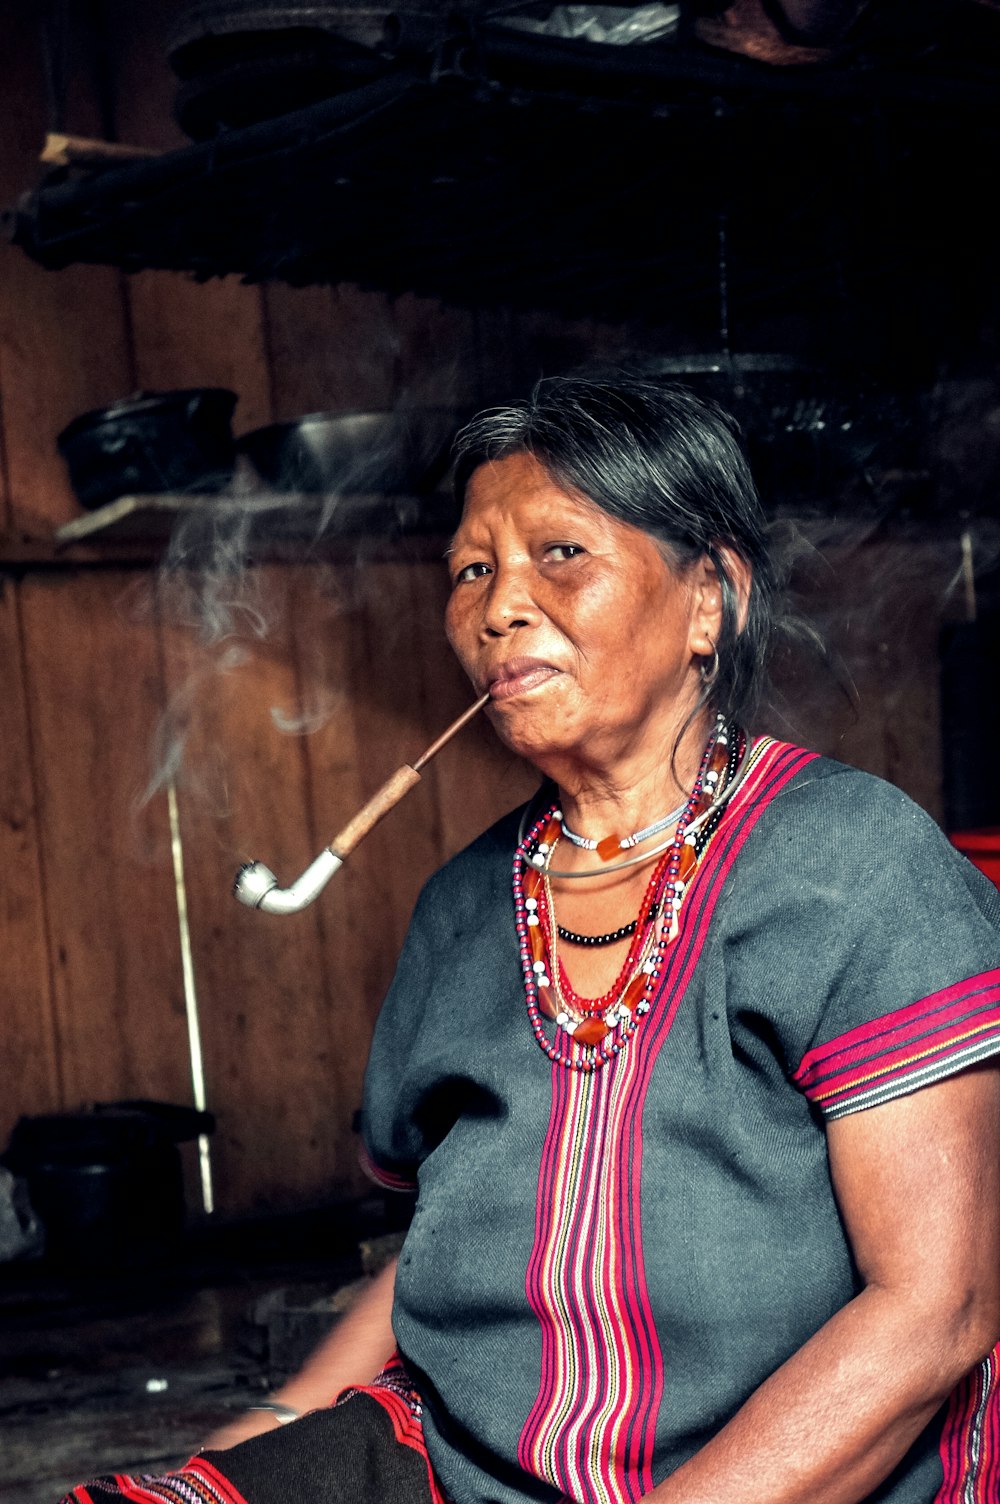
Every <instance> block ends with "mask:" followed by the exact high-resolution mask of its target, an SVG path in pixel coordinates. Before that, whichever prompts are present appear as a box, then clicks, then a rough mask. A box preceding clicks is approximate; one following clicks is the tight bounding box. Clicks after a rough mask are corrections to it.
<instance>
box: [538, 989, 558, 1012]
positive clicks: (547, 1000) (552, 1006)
mask: <svg viewBox="0 0 1000 1504" xmlns="http://www.w3.org/2000/svg"><path fill="white" fill-rule="evenodd" d="M535 991H536V992H537V993H538V1011H539V1013H544V1014H545V1017H546V1018H558V1016H559V1004H558V1003H557V1002H556V1000H555V998H554V997H553V995H552V993H551V992H550V990H549V988H548V987H536V989H535Z"/></svg>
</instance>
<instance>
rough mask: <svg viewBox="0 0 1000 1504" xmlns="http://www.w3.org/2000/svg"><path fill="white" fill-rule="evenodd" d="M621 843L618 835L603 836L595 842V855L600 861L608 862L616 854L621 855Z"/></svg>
mask: <svg viewBox="0 0 1000 1504" xmlns="http://www.w3.org/2000/svg"><path fill="white" fill-rule="evenodd" d="M621 849H622V843H621V841H620V840H619V838H618V836H605V837H604V840H603V841H598V843H597V855H598V856H599V857H600V859H601V861H602V862H610V861H612V860H613V859H614V858H615V857H616V856H620V855H621Z"/></svg>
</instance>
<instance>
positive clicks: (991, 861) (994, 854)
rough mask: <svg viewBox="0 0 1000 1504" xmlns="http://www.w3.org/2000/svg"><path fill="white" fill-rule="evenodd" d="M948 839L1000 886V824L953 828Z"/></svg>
mask: <svg viewBox="0 0 1000 1504" xmlns="http://www.w3.org/2000/svg"><path fill="white" fill-rule="evenodd" d="M948 839H949V841H950V842H951V843H952V845H953V846H957V847H958V849H959V851H961V852H962V854H963V855H964V856H967V857H968V858H969V861H970V862H974V863H975V865H976V866H977V867H978V868H979V870H980V872H985V873H986V876H987V877H988V878H989V879H990V881H991V882H993V883H996V885H997V887H998V888H1000V826H993V827H991V828H990V829H987V830H953V831H952V832H951V834H950V835H949V837H948Z"/></svg>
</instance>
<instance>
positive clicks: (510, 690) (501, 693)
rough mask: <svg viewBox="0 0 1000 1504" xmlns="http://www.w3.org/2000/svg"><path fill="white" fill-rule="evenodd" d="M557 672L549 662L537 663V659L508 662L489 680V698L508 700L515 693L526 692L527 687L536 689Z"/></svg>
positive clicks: (521, 693)
mask: <svg viewBox="0 0 1000 1504" xmlns="http://www.w3.org/2000/svg"><path fill="white" fill-rule="evenodd" d="M558 672H559V670H558V669H557V668H553V667H552V664H551V663H539V662H538V661H537V660H535V661H534V662H530V661H527V660H526V661H525V662H523V663H516V662H515V663H509V664H507V665H506V666H505V667H504V669H503V672H502V673H500V674H498V675H497V677H496V678H495V679H491V680H490V684H489V692H490V698H491V699H492V700H510V699H513V697H514V696H515V695H523V694H527V692H528V690H529V689H537V688H538V687H539V685H541V684H544V683H545V682H546V680H548V679H552V678H554V676H555V675H556V674H558Z"/></svg>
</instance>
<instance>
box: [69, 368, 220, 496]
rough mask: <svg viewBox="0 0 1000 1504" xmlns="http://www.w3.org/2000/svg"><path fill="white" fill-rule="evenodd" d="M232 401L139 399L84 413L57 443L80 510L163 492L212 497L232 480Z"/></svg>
mask: <svg viewBox="0 0 1000 1504" xmlns="http://www.w3.org/2000/svg"><path fill="white" fill-rule="evenodd" d="M235 407H236V393H235V392H229V391H226V390H225V388H223V387H196V388H193V389H191V390H183V391H174V392H140V393H137V394H136V396H134V397H129V398H126V399H124V400H123V401H121V402H114V403H112V404H111V406H110V407H102V408H98V409H97V410H95V411H94V412H89V413H81V414H80V416H79V417H78V418H74V419H73V421H72V423H70V424H68V425H67V426H66V427H65V428H64V429H63V431H62V433H60V434H59V436H58V438H57V440H56V443H57V445H58V447H59V452H60V454H61V455H62V456H63V459H64V460H65V461H66V465H67V467H68V469H69V476H70V481H71V482H72V485H73V489H74V491H75V492H76V495H77V498H78V500H79V502H80V504H81V506H85V507H90V508H93V507H101V506H105V505H106V504H107V503H108V502H111V501H115V500H117V498H118V497H119V496H143V495H149V494H156V493H158V492H164V491H216V490H218V489H219V488H220V487H221V486H224V485H225V484H226V483H227V482H228V481H229V480H230V479H231V478H232V474H233V464H234V461H235V450H234V443H233V433H232V418H233V410H234V408H235Z"/></svg>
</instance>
